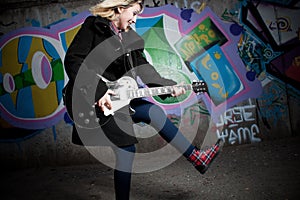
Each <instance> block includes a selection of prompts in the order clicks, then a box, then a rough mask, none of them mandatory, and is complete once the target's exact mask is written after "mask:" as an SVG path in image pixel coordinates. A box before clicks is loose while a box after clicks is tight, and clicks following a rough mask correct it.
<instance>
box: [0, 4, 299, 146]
mask: <svg viewBox="0 0 300 200" xmlns="http://www.w3.org/2000/svg"><path fill="white" fill-rule="evenodd" d="M222 2H223V1H222ZM284 2H285V3H282V2H281V1H259V2H257V3H256V2H255V1H234V2H233V1H231V2H230V4H225V3H223V4H224V5H222V8H224V10H222V11H221V12H220V10H218V13H217V12H215V11H214V10H213V8H215V7H216V5H215V3H213V2H212V1H209V2H208V1H165V2H160V1H146V5H147V7H146V8H145V10H144V12H143V13H142V14H141V15H140V16H139V18H138V20H137V23H136V26H135V30H136V31H137V33H138V34H139V35H140V36H141V37H143V38H144V40H145V51H144V52H145V56H146V58H147V59H148V61H149V62H150V63H151V64H152V65H153V66H154V67H155V68H156V69H157V71H158V72H159V73H160V74H161V75H162V76H164V77H167V78H171V79H173V80H175V81H177V82H178V83H180V82H185V83H192V81H193V80H203V81H205V82H206V83H207V85H208V91H209V93H205V94H199V95H197V94H194V93H192V92H190V91H189V92H187V94H186V95H184V96H182V97H181V98H179V99H172V98H167V99H166V100H161V99H160V98H157V97H151V98H149V101H153V102H155V103H157V104H159V105H161V106H162V107H164V109H165V110H166V112H167V113H168V114H169V116H170V118H171V119H172V120H173V122H174V123H175V124H176V123H177V122H178V121H179V119H183V121H186V122H190V123H193V121H194V117H195V116H198V115H197V114H201V115H202V116H203V115H205V116H207V117H209V118H210V119H211V120H212V122H213V124H214V130H213V134H215V135H216V136H217V137H218V138H221V139H222V140H223V141H224V142H225V143H226V144H228V145H232V144H243V143H252V142H260V141H262V139H264V138H268V137H272V135H278V134H279V133H278V132H280V131H281V130H285V134H286V136H287V135H292V134H294V133H295V131H296V130H297V129H298V128H299V124H300V123H299V114H298V112H297V111H298V110H299V102H300V101H299V89H300V87H299V81H300V79H299V77H300V49H299V48H300V41H299V40H300V36H299V31H300V24H299V20H298V19H299V17H300V16H299V15H300V12H299V7H296V6H295V3H294V1H284ZM226 6H230V7H228V8H227V7H226ZM66 10H67V8H64V7H63V6H62V7H61V9H60V11H59V12H63V11H64V12H66ZM70 12H71V11H69V13H70ZM88 15H90V14H89V13H88V12H87V11H86V10H83V11H81V12H78V13H74V12H73V13H72V15H71V16H69V17H68V18H64V19H60V20H58V21H56V22H54V23H51V24H47V25H46V26H43V27H42V26H40V24H39V23H37V22H38V21H37V20H33V19H32V20H31V21H30V23H31V26H27V27H23V28H17V29H16V30H13V31H9V32H5V33H4V32H2V31H1V33H2V34H1V35H2V36H1V37H0V48H1V49H0V83H1V84H0V114H1V119H0V127H1V133H0V141H1V143H7V142H13V143H14V142H22V141H23V140H26V139H30V138H32V137H35V136H36V135H38V134H41V133H43V130H44V129H49V128H50V129H52V130H53V134H54V135H56V131H55V130H56V129H55V127H56V126H57V124H58V123H59V122H61V121H63V123H65V124H72V121H71V120H70V118H69V117H68V115H67V113H66V109H65V107H64V105H63V101H62V88H63V87H64V86H65V84H66V83H67V82H68V78H67V76H66V74H65V71H64V66H63V60H64V55H65V53H66V51H67V49H68V46H69V45H70V43H71V41H72V39H73V38H74V36H75V34H76V33H77V31H78V30H79V28H80V26H81V24H82V23H83V21H84V19H85V18H86V17H87V16H88ZM3 25H6V26H9V22H7V23H6V22H2V26H3ZM2 30H3V29H2ZM178 107H181V108H182V107H183V108H184V109H185V110H186V111H185V112H179V109H178ZM195 108H197V109H195ZM195 112H196V114H195ZM191 113H193V114H191ZM186 125H187V126H189V125H192V124H188V123H187V124H186ZM12 130H18V131H17V132H16V133H15V132H13V131H12ZM276 130H277V131H278V132H276ZM60 134H63V133H60Z"/></svg>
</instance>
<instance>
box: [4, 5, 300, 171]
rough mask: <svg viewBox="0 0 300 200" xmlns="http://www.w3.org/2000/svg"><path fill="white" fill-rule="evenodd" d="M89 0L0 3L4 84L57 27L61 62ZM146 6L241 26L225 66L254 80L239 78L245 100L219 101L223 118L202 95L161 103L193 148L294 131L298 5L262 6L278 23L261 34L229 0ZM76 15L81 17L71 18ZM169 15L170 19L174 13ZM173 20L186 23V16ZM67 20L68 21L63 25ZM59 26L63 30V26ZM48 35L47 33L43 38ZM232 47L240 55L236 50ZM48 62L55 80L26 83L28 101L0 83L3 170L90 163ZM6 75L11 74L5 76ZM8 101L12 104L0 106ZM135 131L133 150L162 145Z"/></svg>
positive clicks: (139, 128) (148, 131) (62, 79)
mask: <svg viewBox="0 0 300 200" xmlns="http://www.w3.org/2000/svg"><path fill="white" fill-rule="evenodd" d="M95 2H97V1H92V0H90V1H80V0H77V1H76V0H73V1H66V0H57V1H50V0H40V1H26V0H23V1H18V0H14V1H1V3H0V7H1V12H0V19H1V21H0V22H1V24H0V34H1V38H0V45H1V56H2V58H1V68H2V69H1V68H0V71H1V79H0V80H2V82H3V83H4V82H5V79H4V77H5V74H6V73H7V71H5V70H8V71H9V70H12V69H13V71H14V73H15V76H14V77H13V78H14V79H16V78H15V77H16V76H17V75H18V74H20V72H22V73H23V74H25V75H24V76H26V73H25V72H26V70H25V64H26V63H27V62H28V61H27V60H26V59H27V58H25V57H26V55H25V54H26V51H28V52H31V53H32V54H33V53H34V52H35V51H37V50H38V49H35V48H41V47H42V46H43V45H45V43H43V40H42V38H43V37H45V38H47V40H48V39H49V38H51V37H54V36H53V35H51V34H52V33H51V32H50V31H51V30H52V28H53V27H56V28H57V27H59V28H61V30H64V31H66V30H68V31H67V32H65V33H64V37H65V38H66V40H65V44H64V45H65V46H64V45H63V44H61V43H57V41H54V42H53V44H55V45H57V46H55V45H54V46H55V47H58V48H60V50H58V52H57V54H53V55H51V56H52V57H55V58H59V59H56V61H57V60H63V57H64V52H65V50H66V48H67V45H68V44H69V43H70V38H72V36H73V35H74V34H75V33H76V30H77V29H74V30H73V29H72V27H73V28H74V27H75V28H76V27H78V23H79V21H80V20H82V19H83V18H84V16H86V15H82V13H83V12H84V11H87V10H88V8H89V7H90V6H91V5H94V3H95ZM145 2H146V5H147V7H160V6H163V5H165V4H172V5H174V6H175V7H177V8H178V10H180V9H181V11H180V12H181V14H182V13H185V14H187V13H189V12H190V9H193V10H194V12H193V14H192V16H190V17H193V16H195V15H196V16H198V15H199V16H201V14H203V13H202V11H203V10H205V8H207V7H208V8H209V9H210V10H209V12H208V13H209V16H212V18H213V19H214V16H217V19H216V22H217V23H219V24H220V26H221V27H222V28H221V30H225V31H228V30H229V29H227V27H229V28H230V27H234V26H231V25H232V24H233V23H234V22H236V23H237V24H239V25H240V26H237V27H243V32H242V33H240V34H239V35H232V40H233V41H234V40H236V41H235V43H234V42H233V47H230V48H229V49H228V50H229V52H231V51H232V50H233V49H234V51H232V52H231V53H229V55H228V57H229V59H228V60H229V62H230V63H231V64H232V63H233V64H236V63H238V64H236V65H238V67H237V68H238V69H236V71H235V72H236V73H245V75H246V74H247V75H249V76H250V75H252V76H253V74H254V75H255V77H254V80H252V81H249V80H246V78H245V80H246V81H247V82H248V83H247V84H248V85H247V87H248V89H249V91H250V92H248V95H245V94H238V92H236V93H235V94H233V95H232V97H231V98H228V99H227V100H226V101H223V103H222V104H220V105H223V104H227V106H226V105H225V106H224V107H223V108H226V109H224V110H223V111H224V112H222V113H220V111H219V110H218V108H217V107H213V106H214V105H211V104H210V103H209V101H208V99H207V98H204V99H201V100H200V103H199V104H185V103H183V105H185V106H186V107H184V109H183V111H182V113H181V115H178V112H176V111H174V110H170V109H168V107H167V106H166V110H167V112H168V114H169V117H170V118H171V120H172V121H173V122H174V123H175V124H176V125H177V126H179V128H180V129H181V130H182V132H183V133H184V134H186V136H187V137H188V138H191V140H193V142H194V143H195V144H196V145H199V146H201V145H204V146H205V145H206V144H208V143H209V142H211V141H214V140H215V139H216V138H217V137H218V138H221V139H223V140H224V142H225V145H241V144H245V143H255V142H263V141H264V140H268V139H275V138H280V137H291V136H293V135H297V134H299V133H298V130H299V126H300V123H299V120H300V117H299V111H300V107H299V102H300V101H299V89H300V87H299V81H300V80H299V77H300V74H299V69H300V68H299V67H300V62H299V59H300V53H299V52H300V51H299V48H300V45H299V30H300V25H299V22H297V23H295V22H294V21H295V20H294V19H298V17H299V16H298V14H295V13H296V12H295V11H297V12H298V13H299V10H297V9H296V7H297V5H295V4H294V3H293V1H285V2H281V1H271V0H270V1H264V2H265V3H264V9H265V11H266V12H265V13H267V11H268V12H269V11H270V10H273V11H274V10H276V11H277V12H275V13H272V12H271V11H270V12H271V13H268V15H269V16H268V17H269V18H268V19H271V18H272V17H270V16H272V14H273V18H274V19H276V18H277V20H278V23H277V24H276V23H275V24H274V21H268V20H262V21H260V22H259V23H260V25H265V26H266V27H263V28H262V30H263V33H264V34H261V35H260V34H259V32H258V33H257V32H256V30H257V29H258V28H259V27H258V26H257V27H254V28H253V27H252V26H251V24H252V25H253V24H255V23H254V22H253V21H250V23H249V21H247V20H245V19H244V20H242V16H241V13H247V12H248V13H249V12H254V13H255V14H256V15H255V16H258V15H257V12H258V10H256V9H255V7H251V6H248V7H247V6H246V8H247V11H245V10H242V8H241V6H242V5H247V4H246V2H244V3H242V2H241V1H233V0H231V1H229V0H214V1H192V0H186V1H176V0H175V1H174V0H173V1H168V0H166V1H155V0H153V1H150V0H146V1H145ZM270 8H271V9H270ZM274 8H276V9H274ZM291 8H293V9H291ZM203 12H206V11H203ZM81 15H82V17H81V18H80V17H78V16H81ZM261 15H263V14H262V13H260V15H259V16H261ZM274 15H277V16H274ZM76 17H77V18H76ZM174 17H175V18H176V16H174ZM177 17H178V18H177V19H180V20H182V21H183V22H184V23H186V24H188V22H187V21H188V19H186V18H185V15H182V16H177ZM263 17H264V16H263ZM284 17H285V18H284ZM254 18H255V17H254ZM67 19H74V20H73V21H71V22H70V21H68V20H67ZM280 20H281V21H280ZM296 21H297V20H296ZM66 22H67V23H66ZM249 24H250V25H249ZM57 25H58V26H57ZM60 25H61V26H60ZM63 26H70V27H68V28H65V29H63V28H64V27H63ZM42 27H43V29H42ZM62 27H63V28H62ZM34 28H37V29H34ZM274 29H276V30H277V33H278V35H279V37H278V38H279V39H278V38H277V37H276V36H274V38H275V39H274V40H272V39H270V38H271V37H270V36H271V35H270V33H268V32H267V31H269V30H274ZM28 30H30V31H32V30H34V31H36V32H34V33H33V32H30V31H29V32H30V33H28ZM47 30H50V31H49V33H48V31H47ZM264 31H265V32H264ZM44 33H45V34H44ZM46 33H47V34H46ZM268 34H269V35H268ZM28 35H29V36H34V40H31V42H32V41H34V42H35V43H36V44H35V45H29V46H28V47H29V48H31V49H27V50H26V47H25V46H26V41H27V39H28V38H26V36H28ZM49 35H51V36H49ZM60 36H61V35H60ZM21 37H25V38H26V39H24V40H23V41H22V42H24V43H23V44H24V46H22V45H21V46H20V44H22V43H21V42H18V41H14V40H13V39H14V38H16V40H17V39H18V38H21ZM276 38H277V39H278V40H280V41H279V42H280V43H279V44H278V43H276ZM285 38H292V40H291V41H292V42H285V41H284V39H285ZM60 39H61V38H60ZM49 41H50V39H49ZM51 41H52V40H51ZM18 44H19V46H18ZM43 48H44V47H43ZM238 48H239V50H240V52H237V50H238ZM225 50H226V49H225ZM16 51H18V55H14V52H16ZM227 53H228V52H227ZM270 54H271V55H270ZM31 56H32V55H31ZM181 56H182V55H181ZM154 57H155V55H152V58H154ZM22 59H23V61H22ZM153 60H154V59H153ZM232 60H233V61H232ZM54 61H55V59H53V60H52V61H51V63H50V64H51V66H52V67H53V66H56V68H55V69H56V70H58V72H56V73H60V76H55V78H56V79H55V80H54V81H53V84H54V85H50V84H49V85H48V86H47V87H46V88H43V91H39V89H38V88H37V87H36V86H35V85H33V86H29V87H31V90H30V94H33V95H29V96H28V94H26V93H25V92H26V91H22V92H21V90H20V91H19V92H18V93H17V92H13V91H11V93H9V92H7V90H9V88H4V84H3V86H2V88H1V92H2V93H1V99H0V100H1V105H0V106H1V119H0V126H1V133H0V142H1V143H0V152H1V153H0V154H1V163H2V167H6V166H7V167H32V166H35V167H38V166H41V165H70V164H84V163H90V162H96V160H95V158H94V157H93V156H92V155H91V154H90V153H89V151H88V150H87V149H85V148H83V147H78V146H75V145H73V144H71V142H70V139H71V125H70V124H71V121H70V119H69V118H68V117H67V115H66V114H65V109H64V106H63V105H62V104H61V88H62V87H63V85H64V84H65V83H66V82H67V78H66V76H65V74H63V73H62V72H61V71H59V69H61V68H60V67H63V66H62V64H61V63H56V62H54ZM154 64H156V63H154ZM157 66H158V69H162V68H160V66H159V64H157ZM7 68H9V69H7ZM16 71H17V72H16ZM177 71H179V72H180V74H185V76H187V77H188V78H189V79H191V78H195V74H194V73H193V72H192V71H189V70H188V67H187V66H184V67H183V68H180V69H179V70H178V69H177ZM10 73H11V74H13V72H11V71H10ZM27 75H28V74H27ZM56 75H57V74H56ZM24 76H22V80H27V79H26V77H25V78H24ZM33 76H34V75H33ZM53 76H54V75H53ZM167 76H168V75H167ZM6 77H8V76H6ZM27 78H28V77H27ZM33 78H34V77H33ZM170 78H171V77H170ZM196 78H197V77H196ZM222 78H223V81H224V82H226V81H227V82H228V81H230V79H229V78H228V77H222ZM8 79H9V78H8ZM249 79H250V78H249ZM241 80H243V78H242V79H241ZM35 81H36V79H35ZM25 83H26V84H29V83H28V82H24V81H23V84H25ZM3 88H4V89H3ZM4 90H5V91H4ZM24 90H26V89H24ZM27 92H28V91H27ZM34 95H36V96H34ZM8 101H9V102H10V101H11V102H13V104H14V105H11V104H6V103H7V102H8ZM24 102H25V104H24ZM179 105H180V104H178V106H179ZM187 105H188V106H187ZM208 105H210V107H209V106H208ZM179 107H180V106H179ZM9 109H12V110H13V112H12V114H11V115H10V117H8V116H7V112H6V111H7V110H9ZM30 109H33V110H34V111H32V110H30ZM221 110H222V109H221ZM214 111H215V112H216V113H217V116H216V118H217V121H214V120H213V119H212V118H214V117H215V116H214V115H216V114H214ZM225 111H226V112H225ZM27 114H28V115H27ZM219 114H221V115H219ZM135 130H136V134H137V135H138V136H140V137H142V138H143V137H144V138H145V139H142V138H141V139H140V143H139V145H138V146H137V147H138V150H139V151H140V152H147V151H153V150H155V149H159V148H161V147H163V146H164V145H165V142H164V141H163V140H162V139H161V138H160V137H159V136H153V134H154V133H155V132H154V130H153V129H152V128H151V127H148V126H145V125H141V124H140V125H136V126H135Z"/></svg>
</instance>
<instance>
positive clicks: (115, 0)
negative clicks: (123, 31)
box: [90, 0, 144, 20]
mask: <svg viewBox="0 0 300 200" xmlns="http://www.w3.org/2000/svg"><path fill="white" fill-rule="evenodd" d="M136 3H138V4H140V6H141V12H142V10H143V9H144V5H143V4H144V0H100V2H99V3H98V4H96V5H95V6H92V7H91V8H90V12H91V13H92V14H93V15H95V16H96V15H99V16H101V17H103V18H107V19H109V20H114V19H115V17H116V12H117V9H118V8H120V7H121V8H128V7H131V6H133V5H134V4H136Z"/></svg>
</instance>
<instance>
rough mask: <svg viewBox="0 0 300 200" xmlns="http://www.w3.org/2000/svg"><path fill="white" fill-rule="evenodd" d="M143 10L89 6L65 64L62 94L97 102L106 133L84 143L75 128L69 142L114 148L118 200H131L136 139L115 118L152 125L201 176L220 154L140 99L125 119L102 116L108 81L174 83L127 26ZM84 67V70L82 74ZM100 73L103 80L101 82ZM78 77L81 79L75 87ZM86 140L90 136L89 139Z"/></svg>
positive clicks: (137, 1) (133, 0) (119, 0)
mask: <svg viewBox="0 0 300 200" xmlns="http://www.w3.org/2000/svg"><path fill="white" fill-rule="evenodd" d="M142 10H143V0H102V1H100V3H98V4H96V5H95V6H93V7H91V9H90V11H91V13H92V16H89V17H87V19H86V20H85V22H84V23H83V24H82V26H81V28H80V30H79V31H78V33H77V35H76V36H75V38H74V40H73V41H72V43H71V45H70V47H69V48H68V51H67V53H66V56H65V63H64V64H65V69H66V72H67V75H68V77H69V82H68V86H67V87H68V90H67V94H66V96H69V97H70V96H72V92H71V91H75V90H76V89H74V88H79V91H81V92H82V91H83V93H84V95H85V98H86V100H87V101H88V102H90V103H91V104H95V110H96V113H97V117H98V119H100V122H99V123H100V124H101V130H103V132H104V134H105V137H103V138H102V139H103V140H101V141H100V140H99V139H94V138H93V139H91V140H89V139H87V140H86V141H82V139H83V137H81V136H80V137H79V134H80V133H81V132H85V130H84V129H83V128H81V127H80V126H76V125H74V128H73V134H72V141H73V143H75V144H81V145H111V144H112V145H111V146H112V147H113V149H114V152H115V154H116V169H115V170H114V184H115V196H116V199H118V200H119V199H129V194H130V182H131V168H132V163H133V156H132V154H126V153H124V152H131V153H134V152H135V144H136V143H137V139H136V138H135V137H134V134H133V128H132V123H128V122H129V121H128V120H126V119H125V123H124V124H127V125H128V124H129V126H128V127H122V125H120V124H122V123H121V122H120V123H119V120H117V116H119V117H120V118H121V119H123V118H124V116H129V117H130V119H132V120H133V122H134V123H138V122H144V123H148V124H150V125H151V126H153V127H154V128H155V129H156V130H157V131H158V133H159V134H160V135H161V136H162V138H164V139H165V140H166V141H167V142H169V143H170V142H172V143H171V144H172V145H173V146H174V147H175V148H176V149H177V150H178V151H179V152H180V153H182V154H183V155H184V156H185V157H186V158H187V160H188V161H190V162H191V163H192V164H193V165H194V166H195V168H196V169H197V170H198V171H199V172H200V173H202V174H203V173H205V171H206V170H207V168H208V166H209V164H211V161H212V160H213V159H214V158H215V157H216V155H217V153H218V151H219V143H218V142H217V143H216V144H215V145H214V146H212V147H211V148H210V149H208V150H206V151H202V150H199V149H198V148H196V147H195V146H193V145H192V144H191V143H190V142H189V141H188V140H187V139H186V138H185V137H184V136H183V135H182V133H181V132H180V131H179V130H178V128H177V127H176V126H174V125H173V124H172V122H171V121H170V120H169V119H168V118H167V117H166V115H165V112H164V111H163V110H162V109H161V108H160V107H159V106H157V105H155V104H153V103H151V102H148V101H146V100H145V99H143V98H138V99H135V100H132V101H131V102H130V110H132V111H133V112H132V113H131V114H129V115H126V114H125V115H124V114H122V112H120V113H121V114H117V113H116V114H115V115H114V117H111V115H110V116H106V115H104V114H103V111H105V110H110V109H112V106H113V105H112V101H111V98H113V97H114V95H116V94H115V93H114V91H113V90H111V89H110V88H108V84H107V83H106V82H105V80H106V79H107V80H109V81H116V80H119V79H120V78H121V77H123V76H124V75H125V74H126V75H127V76H130V77H132V78H134V79H135V80H137V81H138V80H139V81H138V82H141V81H142V82H143V83H144V84H145V85H147V87H154V86H173V85H175V84H176V82H174V81H172V80H169V79H165V78H163V77H161V76H160V74H159V73H158V72H157V71H156V70H155V69H154V67H153V66H152V65H150V64H149V63H148V62H147V60H146V59H145V58H144V57H143V45H144V42H143V40H142V39H141V38H140V37H139V36H138V35H137V34H136V33H135V32H134V31H133V30H132V29H131V27H130V25H132V24H134V23H135V22H136V19H137V15H138V14H139V13H141V12H142ZM90 55H92V56H90ZM87 58H89V59H87ZM86 60H88V61H86ZM83 63H84V64H83ZM83 68H86V69H85V70H82V71H80V70H81V69H83ZM97 74H98V75H97ZM99 74H100V75H101V76H100V77H101V78H99ZM76 79H81V81H79V83H78V84H77V85H76V81H77V80H76ZM95 81H96V82H95ZM93 87H95V88H94V90H93V89H90V88H93ZM69 88H72V89H69ZM68 91H69V92H68ZM184 93H185V90H184V89H183V88H181V87H173V92H172V93H171V94H170V95H171V96H174V97H177V96H179V95H182V94H184ZM167 96H168V95H161V96H160V97H161V98H166V97H167ZM72 101H73V102H67V105H70V104H72V103H73V104H72V105H73V106H74V105H76V102H77V103H78V100H76V99H75V98H74V96H73V98H72ZM80 104H81V103H78V104H77V106H78V107H80ZM70 107H71V106H69V107H68V106H67V108H68V113H69V114H70V115H71V116H72V115H73V114H74V110H72V108H70ZM125 118H126V117H125ZM121 121H122V120H121ZM101 122H102V123H101ZM75 124H76V123H75ZM125 126H126V125H125ZM90 132H91V131H90ZM90 135H91V134H90ZM175 136H176V137H175ZM86 138H91V136H87V137H85V139H86ZM175 138H176V139H175Z"/></svg>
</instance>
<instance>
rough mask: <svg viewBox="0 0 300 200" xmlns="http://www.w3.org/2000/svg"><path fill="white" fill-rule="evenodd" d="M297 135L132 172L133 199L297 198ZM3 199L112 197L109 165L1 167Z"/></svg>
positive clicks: (299, 169)
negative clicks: (203, 167) (197, 165)
mask: <svg viewBox="0 0 300 200" xmlns="http://www.w3.org/2000/svg"><path fill="white" fill-rule="evenodd" d="M299 144H300V136H296V137H289V138H282V139H276V140H268V141H262V142H260V143H255V144H244V145H236V146H224V147H223V148H222V151H221V153H220V154H219V156H218V157H217V158H216V159H215V160H214V162H213V164H212V165H211V166H210V168H209V170H208V171H207V172H206V173H205V174H204V175H201V174H199V173H198V172H197V171H196V170H195V169H194V168H193V166H192V165H191V164H190V163H188V162H187V161H186V159H185V158H183V157H180V158H179V159H178V160H176V161H175V162H174V163H172V164H171V165H169V166H167V167H165V168H163V169H160V170H157V171H152V172H147V173H137V174H133V176H132V189H131V200H198V199H199V200H200V199H201V200H202V199H208V200H211V199H212V200H213V199H230V200H232V199H243V200H247V199H249V200H250V199H251V200H252V199H255V200H260V199H262V200H265V199H271V200H277V199H278V200H292V199H295V200H296V199H300V150H299V147H300V145H299ZM0 188H1V199H3V200H54V199H55V200H69V199H70V200H94V199H95V200H96V199H97V200H100V199H101V200H113V199H114V190H113V170H112V169H111V168H109V167H107V166H104V165H102V164H101V163H99V164H90V165H78V166H49V167H39V168H31V169H22V170H20V169H19V170H11V171H3V170H2V171H1V186H0Z"/></svg>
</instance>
